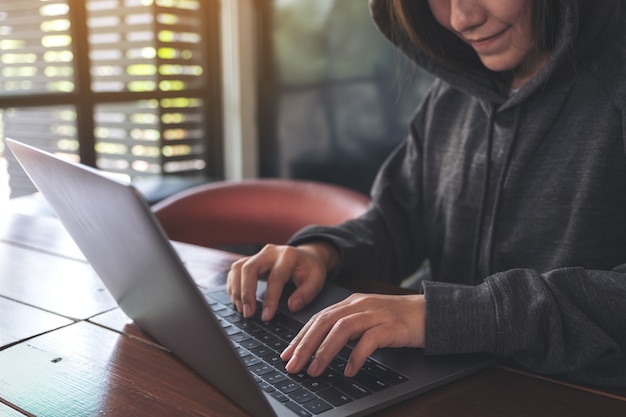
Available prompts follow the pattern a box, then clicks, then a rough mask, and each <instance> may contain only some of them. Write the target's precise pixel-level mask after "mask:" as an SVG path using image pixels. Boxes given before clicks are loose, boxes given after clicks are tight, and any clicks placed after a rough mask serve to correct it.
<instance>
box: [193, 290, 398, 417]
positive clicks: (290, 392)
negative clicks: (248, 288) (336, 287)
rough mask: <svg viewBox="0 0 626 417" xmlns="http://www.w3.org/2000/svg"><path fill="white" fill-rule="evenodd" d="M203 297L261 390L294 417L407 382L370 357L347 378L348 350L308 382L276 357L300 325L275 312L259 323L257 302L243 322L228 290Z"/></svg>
mask: <svg viewBox="0 0 626 417" xmlns="http://www.w3.org/2000/svg"><path fill="white" fill-rule="evenodd" d="M205 295H206V298H207V301H208V302H209V305H210V306H211V308H212V309H213V311H214V312H215V313H216V315H217V317H218V318H219V320H220V323H221V325H222V327H223V328H224V330H225V332H226V334H227V335H228V336H229V337H230V340H231V341H232V342H233V345H234V346H235V348H236V349H237V351H238V352H239V356H241V358H242V360H243V362H244V363H245V364H246V366H247V367H248V369H249V370H250V372H252V374H253V376H254V378H255V380H256V382H257V383H258V384H259V386H260V387H261V388H262V389H263V390H264V391H265V392H267V393H268V394H269V395H271V396H272V397H274V398H275V399H276V400H278V401H280V402H281V403H283V404H284V405H285V406H286V407H287V408H289V409H290V410H291V411H293V412H294V413H295V415H298V416H302V417H310V416H313V415H315V414H321V413H323V412H326V411H328V410H330V409H332V408H333V407H338V406H341V405H344V404H347V403H349V402H352V401H354V400H357V399H360V398H363V397H366V396H368V395H370V394H372V393H374V392H378V391H382V390H384V389H386V388H389V387H391V386H393V385H397V384H400V383H402V382H405V381H406V380H407V379H408V378H407V377H406V376H404V375H402V374H400V373H398V372H396V371H393V370H391V369H389V368H388V367H386V366H384V365H382V364H381V363H379V362H377V361H376V360H374V359H372V358H369V359H368V360H367V361H366V363H365V365H364V366H363V368H362V369H361V371H359V373H358V374H357V375H356V376H354V377H353V378H347V377H345V376H344V375H343V371H344V368H345V366H346V364H347V360H348V357H349V356H350V352H351V348H350V347H348V346H346V347H344V348H343V349H342V351H341V352H340V353H339V354H338V355H337V357H336V358H335V359H334V360H333V361H332V362H331V364H330V366H329V367H328V368H327V369H326V371H324V373H323V374H322V375H321V376H319V377H316V378H312V377H310V376H308V375H307V374H306V372H305V371H302V372H299V373H297V374H289V373H288V372H287V371H286V370H285V362H284V361H283V360H282V359H281V358H280V354H281V353H282V351H283V350H284V349H285V348H286V347H287V345H288V344H289V341H290V340H291V339H292V338H293V337H295V336H296V334H298V331H300V328H301V327H302V325H301V324H300V323H299V322H298V321H296V320H294V319H293V318H291V317H288V316H287V315H285V314H283V313H281V312H280V311H279V312H276V315H275V317H274V319H272V321H270V322H263V321H262V320H261V319H260V313H259V312H260V311H261V305H260V302H257V303H258V305H257V309H256V311H257V314H256V315H255V316H254V317H252V318H249V319H246V318H244V317H243V316H242V315H241V314H239V313H238V312H237V311H236V310H235V308H234V306H233V304H232V303H231V301H230V297H229V296H228V294H227V293H226V291H223V292H213V293H207V294H205Z"/></svg>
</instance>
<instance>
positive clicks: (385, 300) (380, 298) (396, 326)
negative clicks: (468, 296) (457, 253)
mask: <svg viewBox="0 0 626 417" xmlns="http://www.w3.org/2000/svg"><path fill="white" fill-rule="evenodd" d="M424 310H425V301H424V296H423V295H376V294H353V295H351V296H350V297H348V298H346V299H345V300H343V301H341V302H339V303H337V304H335V305H332V306H330V307H328V308H326V309H324V310H322V311H320V312H319V313H317V314H315V315H314V316H313V317H311V320H309V321H308V322H307V323H306V324H305V326H304V327H303V328H302V330H301V331H300V333H298V335H297V336H296V337H295V338H294V339H293V340H292V342H291V344H290V345H289V346H288V347H287V348H286V349H285V350H284V352H283V353H282V354H281V358H282V359H283V360H285V361H287V365H286V368H287V371H288V372H290V373H297V372H300V370H302V368H303V367H304V366H305V365H306V364H307V363H308V362H309V360H310V359H311V357H313V360H312V362H311V364H310V365H309V367H308V368H307V373H308V374H309V375H311V376H313V377H315V376H319V375H321V373H322V372H323V371H324V370H325V369H326V367H327V366H328V365H329V364H330V362H331V361H332V360H333V359H334V358H335V356H336V355H337V354H338V353H339V351H340V350H341V349H342V348H343V347H344V346H345V345H346V343H347V342H348V341H350V340H353V339H359V341H358V343H357V344H356V346H355V347H354V349H353V351H352V354H351V355H350V358H349V359H348V364H347V365H346V368H345V370H344V374H345V375H346V376H348V377H352V376H354V375H356V373H357V372H358V371H359V370H360V369H361V367H362V366H363V364H364V363H365V361H366V359H367V358H368V356H370V355H371V354H372V353H374V351H375V350H376V349H379V348H384V347H423V346H424V315H425V314H424Z"/></svg>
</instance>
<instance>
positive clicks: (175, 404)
mask: <svg viewBox="0 0 626 417" xmlns="http://www.w3.org/2000/svg"><path fill="white" fill-rule="evenodd" d="M0 369H2V372H0V386H1V387H2V390H1V393H0V395H2V397H3V399H4V401H6V402H8V403H10V404H14V405H15V406H17V407H20V408H21V409H24V410H26V411H27V412H29V413H32V414H34V415H36V416H45V417H84V416H96V415H107V416H108V415H110V416H133V417H141V416H150V417H154V416H182V415H188V416H191V415H194V416H218V415H223V416H233V417H237V416H245V415H247V414H246V413H244V412H243V411H242V410H241V409H240V408H239V407H238V406H237V405H235V404H234V403H232V402H231V401H230V400H228V399H226V398H225V397H223V396H222V395H221V394H219V393H218V391H216V390H215V389H214V388H213V386H211V385H210V384H208V383H207V382H205V381H204V380H203V379H202V378H200V377H199V376H198V375H197V374H195V373H194V372H193V371H191V370H190V369H189V368H188V367H186V366H185V365H183V364H182V363H180V362H179V361H178V360H177V359H175V358H174V357H173V356H172V355H171V354H169V353H168V352H165V351H163V350H160V349H157V348H155V347H154V346H151V345H149V344H146V343H143V342H140V341H138V340H135V339H133V338H130V337H126V336H121V335H119V334H117V333H115V332H112V331H109V330H106V329H103V328H101V327H99V326H96V325H93V324H90V323H87V322H80V323H77V324H73V325H71V326H68V327H65V328H63V329H60V330H58V331H54V332H51V333H48V334H46V335H43V336H40V337H37V338H35V339H32V340H30V341H29V342H28V343H22V344H19V345H15V346H13V347H10V348H8V349H6V350H4V351H1V352H0Z"/></svg>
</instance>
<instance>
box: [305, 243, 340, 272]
mask: <svg viewBox="0 0 626 417" xmlns="http://www.w3.org/2000/svg"><path fill="white" fill-rule="evenodd" d="M298 248H300V249H303V250H305V251H307V252H309V253H312V254H313V255H315V256H317V257H318V258H319V259H320V260H321V261H322V263H323V264H324V266H325V267H326V272H329V271H332V270H333V269H336V268H337V267H338V266H339V262H340V258H341V256H340V255H339V251H338V250H337V248H336V247H335V246H334V245H333V244H332V243H328V242H314V243H305V244H302V245H298Z"/></svg>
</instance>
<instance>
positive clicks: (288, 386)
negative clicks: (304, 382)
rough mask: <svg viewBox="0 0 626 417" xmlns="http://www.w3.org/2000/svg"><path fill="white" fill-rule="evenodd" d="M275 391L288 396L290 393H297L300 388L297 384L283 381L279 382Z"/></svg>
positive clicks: (289, 380) (288, 380) (291, 381)
mask: <svg viewBox="0 0 626 417" xmlns="http://www.w3.org/2000/svg"><path fill="white" fill-rule="evenodd" d="M275 387H276V389H277V390H279V391H280V392H282V393H284V394H289V393H291V392H294V391H297V390H299V389H301V388H302V386H301V385H300V384H298V383H297V382H295V381H293V380H291V379H287V380H285V381H281V382H279V383H278V384H276V385H275Z"/></svg>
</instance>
